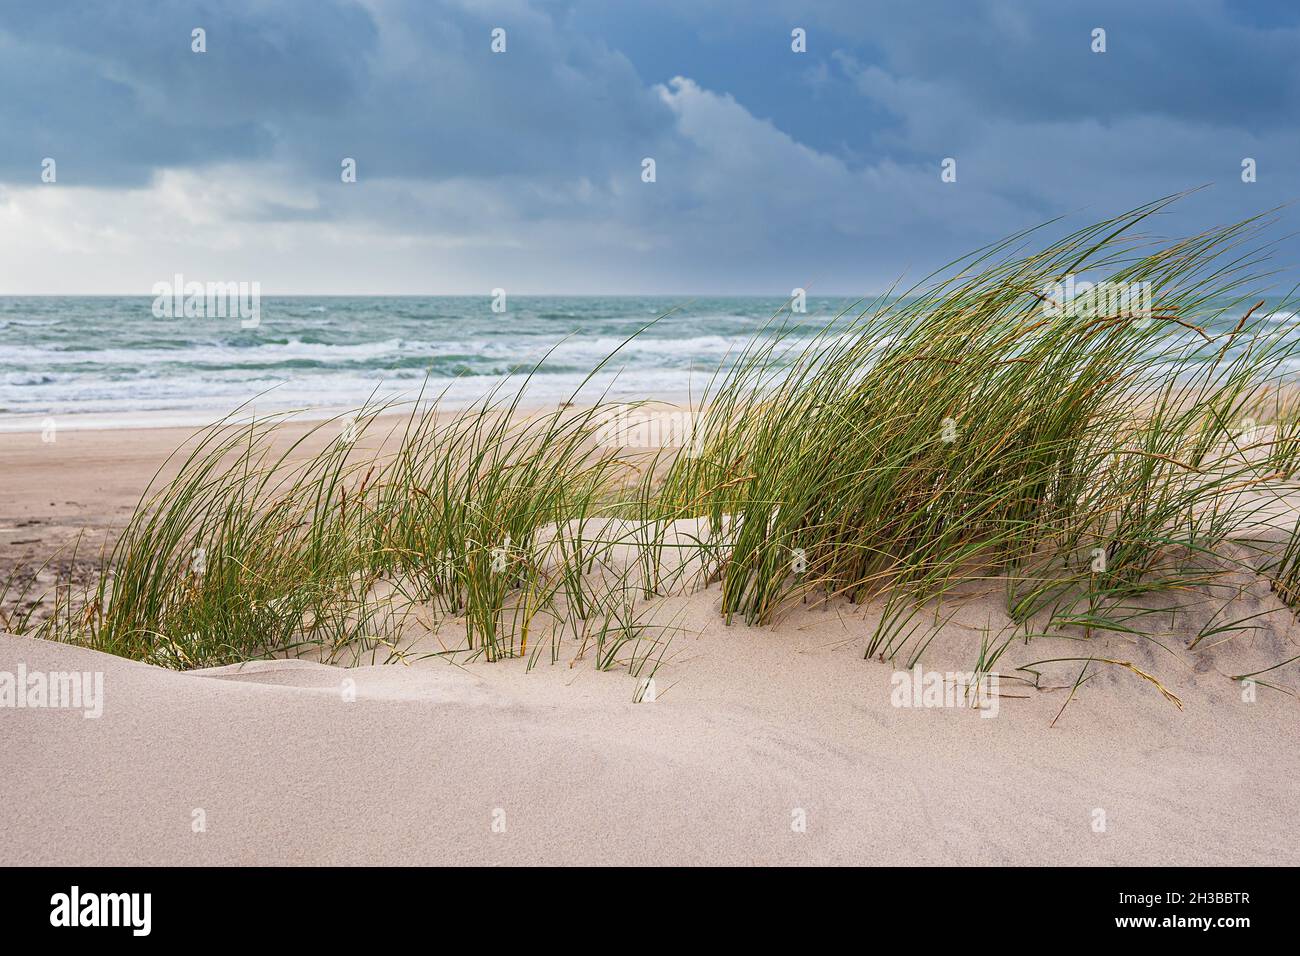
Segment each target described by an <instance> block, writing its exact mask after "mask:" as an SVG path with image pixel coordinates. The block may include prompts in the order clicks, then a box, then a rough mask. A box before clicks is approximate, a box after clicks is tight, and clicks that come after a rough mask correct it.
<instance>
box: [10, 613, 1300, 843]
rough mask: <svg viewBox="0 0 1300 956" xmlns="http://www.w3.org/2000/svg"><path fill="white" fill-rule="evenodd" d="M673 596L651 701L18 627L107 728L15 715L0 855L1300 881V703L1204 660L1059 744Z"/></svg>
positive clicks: (808, 637)
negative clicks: (126, 652)
mask: <svg viewBox="0 0 1300 956" xmlns="http://www.w3.org/2000/svg"><path fill="white" fill-rule="evenodd" d="M674 600H675V601H676V602H677V605H676V610H677V612H678V613H679V614H680V615H681V616H682V619H683V623H684V625H685V626H686V629H687V633H686V636H684V637H680V638H679V639H678V640H677V642H676V643H675V645H674V657H673V659H672V661H671V662H670V663H669V664H667V665H665V667H664V668H663V669H662V670H661V671H660V674H659V676H658V678H657V682H658V686H659V692H658V694H657V699H656V700H655V701H654V702H649V703H632V698H633V695H634V692H635V689H636V687H635V684H636V682H635V680H634V679H633V678H631V677H629V676H628V675H627V674H626V673H625V672H619V673H601V672H597V671H596V670H594V669H593V668H591V667H590V666H589V665H588V664H587V663H585V662H583V663H579V664H577V665H576V666H574V667H569V666H567V665H566V664H563V663H562V664H559V665H555V666H551V665H547V664H543V665H541V666H539V667H538V668H536V669H535V670H534V671H532V672H531V673H526V672H525V668H524V663H523V662H522V661H518V660H514V661H506V662H502V663H496V664H486V663H475V664H470V665H467V666H464V667H458V666H454V665H451V664H448V663H446V662H445V661H442V660H426V661H423V662H420V663H419V664H417V665H414V666H409V667H408V666H401V665H381V666H370V667H358V668H350V669H343V668H336V667H330V666H326V665H323V664H317V663H309V662H305V661H270V662H259V663H252V664H247V665H238V666H232V667H225V668H217V669H209V670H203V671H193V672H186V673H181V672H174V671H168V670H165V669H161V668H157V667H153V666H150V665H146V664H142V663H137V662H133V661H129V660H125V659H121V658H117V657H110V656H106V655H103V654H100V653H97V652H94V651H90V650H87V649H83V648H78V647H73V646H66V645H61V644H52V643H47V642H43V641H38V640H34V639H30V638H21V637H13V636H0V671H10V672H12V671H14V670H15V669H16V668H17V667H18V665H19V664H20V663H21V664H23V665H25V667H26V668H27V669H28V671H29V672H30V671H37V670H40V671H57V670H74V669H75V670H82V671H102V672H103V675H104V711H103V715H102V717H100V718H99V719H87V718H85V717H83V716H82V713H81V712H79V711H76V710H55V709H44V710H39V709H2V710H0V749H2V750H3V753H4V766H5V772H4V773H3V774H0V831H3V833H4V839H3V840H0V848H2V849H0V863H5V864H237V863H238V864H292V863H322V864H433V863H462V864H541V863H632V864H670V863H686V864H692V863H880V864H884V863H895V864H966V863H989V864H1010V863H1059V864H1120V863H1145V864H1149V863H1161V864H1192V863H1203V864H1228V863H1243V864H1244V863H1256V864H1292V865H1294V864H1296V863H1298V862H1300V850H1298V849H1297V848H1296V843H1295V840H1294V838H1293V837H1294V833H1293V829H1292V826H1291V820H1292V819H1293V815H1294V800H1295V793H1296V785H1297V781H1298V780H1300V741H1298V739H1297V735H1296V734H1295V721H1296V717H1297V704H1296V701H1295V699H1294V698H1292V697H1290V696H1287V695H1286V694H1283V693H1279V692H1276V691H1271V690H1267V689H1262V688H1261V689H1260V691H1259V697H1258V699H1257V700H1256V701H1255V702H1253V703H1246V702H1243V701H1242V700H1241V695H1240V692H1239V687H1238V685H1237V684H1234V683H1233V682H1231V681H1229V680H1227V678H1226V677H1225V676H1224V674H1223V673H1221V670H1223V669H1222V668H1218V667H1216V666H1214V664H1213V662H1212V661H1211V662H1210V663H1205V662H1206V661H1209V660H1210V659H1209V658H1205V657H1202V658H1201V660H1202V663H1201V665H1200V666H1199V667H1198V668H1195V669H1193V668H1186V669H1184V668H1181V667H1177V668H1175V669H1174V670H1173V672H1172V676H1170V675H1169V674H1166V675H1165V677H1166V680H1167V681H1168V683H1169V686H1170V688H1171V690H1173V691H1174V692H1175V693H1177V694H1178V695H1179V696H1180V697H1182V698H1183V701H1184V707H1183V709H1182V710H1179V709H1178V708H1176V707H1174V706H1173V705H1171V704H1170V703H1168V702H1167V701H1165V700H1164V699H1163V698H1162V697H1161V695H1160V694H1159V693H1158V692H1156V691H1155V690H1154V689H1153V688H1152V687H1151V686H1150V685H1149V684H1146V683H1145V682H1143V681H1141V680H1140V679H1138V678H1136V677H1134V676H1133V675H1132V674H1131V673H1129V672H1127V671H1124V670H1122V669H1118V668H1109V669H1103V673H1102V674H1101V675H1100V676H1099V677H1098V678H1097V679H1096V680H1094V681H1092V682H1090V683H1089V684H1087V685H1086V686H1085V687H1084V689H1083V690H1082V691H1081V692H1080V693H1079V695H1078V697H1077V698H1076V699H1075V700H1074V701H1073V702H1072V703H1071V704H1070V706H1069V708H1068V709H1067V711H1066V713H1065V715H1064V716H1063V717H1062V718H1061V720H1060V722H1058V724H1057V726H1056V727H1054V728H1052V727H1049V725H1050V723H1051V720H1052V718H1053V717H1054V716H1055V715H1056V713H1057V711H1058V710H1059V709H1060V706H1061V704H1062V703H1063V701H1064V693H1065V692H1064V691H1054V692H1037V691H1024V690H1018V689H1014V688H1013V687H1009V686H1008V684H1007V683H1006V682H1004V684H1003V687H1002V693H1003V694H1004V695H1006V699H1004V700H1002V701H1001V702H1000V709H999V713H998V716H997V718H996V719H983V718H982V717H981V716H980V714H979V712H978V711H974V710H971V709H964V708H956V709H954V708H939V709H909V708H898V707H894V706H892V705H891V702H890V687H891V685H890V678H891V675H892V673H893V668H892V667H890V666H888V665H886V664H883V663H880V662H878V661H864V660H862V659H861V641H860V640H859V639H857V635H858V634H860V632H861V630H862V627H863V625H862V623H861V622H860V621H857V620H856V619H854V618H851V617H850V618H847V619H845V617H844V616H843V615H841V614H838V613H836V612H833V611H802V612H800V613H798V614H795V615H792V616H791V617H790V618H788V619H787V620H786V621H785V622H783V624H782V625H781V627H780V628H779V631H774V630H773V629H766V628H763V629H749V628H744V627H735V628H727V627H725V626H723V625H722V623H721V622H720V620H719V619H718V616H717V610H716V603H717V594H716V592H713V591H706V592H703V593H699V594H696V595H694V596H691V597H683V598H678V599H674ZM1280 616H1281V615H1279V617H1280ZM1266 634H1267V636H1266V637H1264V638H1260V641H1259V642H1257V643H1258V644H1259V645H1260V646H1257V647H1253V648H1252V647H1251V646H1250V644H1249V642H1245V643H1243V644H1241V645H1240V646H1241V647H1242V648H1244V649H1242V650H1236V651H1234V653H1238V654H1245V655H1247V656H1250V655H1252V654H1253V655H1255V656H1257V657H1258V659H1259V660H1265V659H1268V658H1269V656H1270V655H1273V654H1275V653H1276V651H1277V650H1278V649H1279V646H1278V643H1279V641H1281V640H1282V638H1281V637H1280V636H1279V635H1277V634H1274V633H1273V632H1272V629H1271V628H1270V630H1269V631H1267V632H1266ZM965 640H966V643H967V644H968V643H969V636H967V637H966V639H965ZM1104 648H1105V642H1100V641H1099V646H1097V647H1096V648H1094V647H1090V648H1089V653H1092V652H1094V650H1095V651H1096V652H1097V653H1101V652H1102V650H1103V649H1104ZM1052 650H1053V648H1047V647H1044V646H1039V644H1038V642H1035V646H1034V647H1033V648H1032V652H1033V654H1034V655H1035V659H1038V658H1042V657H1045V656H1051V651H1052ZM934 651H935V654H934V659H935V662H936V663H935V664H934V665H932V666H940V667H942V666H944V664H943V661H944V659H945V655H946V654H948V653H949V651H947V650H945V648H944V646H943V642H940V645H939V646H936V647H935V649H934ZM1128 653H1129V654H1130V655H1132V654H1133V648H1132V647H1130V648H1128ZM951 654H952V660H953V662H954V663H956V662H957V661H958V660H959V659H960V658H961V657H962V656H964V655H965V654H966V651H962V652H960V653H959V652H958V648H957V647H956V638H955V637H954V646H953V648H952V649H951ZM1273 659H1274V660H1276V659H1277V658H1276V657H1274V658H1273ZM1012 663H1014V662H1012ZM1235 663H1236V662H1234V665H1235ZM966 666H969V658H968V656H967V657H966ZM1007 667H1008V668H1009V667H1010V664H1008V665H1007ZM1004 669H1007V668H1004ZM1064 674H1065V672H1064V671H1062V676H1064ZM346 679H351V680H352V681H354V682H355V700H351V701H349V700H348V699H347V698H348V697H349V696H350V695H349V694H348V693H345V692H344V688H345V686H347V685H345V684H344V681H345V680H346ZM1065 683H1068V678H1066V680H1065ZM1098 810H1101V811H1103V812H1104V814H1105V829H1104V831H1100V832H1099V831H1098V830H1097V829H1096V827H1095V824H1096V821H1097V820H1098V819H1099V818H1098V816H1097V811H1098ZM196 811H202V817H201V819H202V821H203V823H204V825H205V829H204V830H203V832H195V830H196V826H195V822H194V821H195V820H196V819H198V815H197V814H196ZM801 819H802V820H804V821H806V828H805V829H804V830H803V831H802V832H800V828H799V826H798V823H799V821H800V820H801ZM494 824H495V827H494ZM503 824H504V826H502V825H503Z"/></svg>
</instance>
